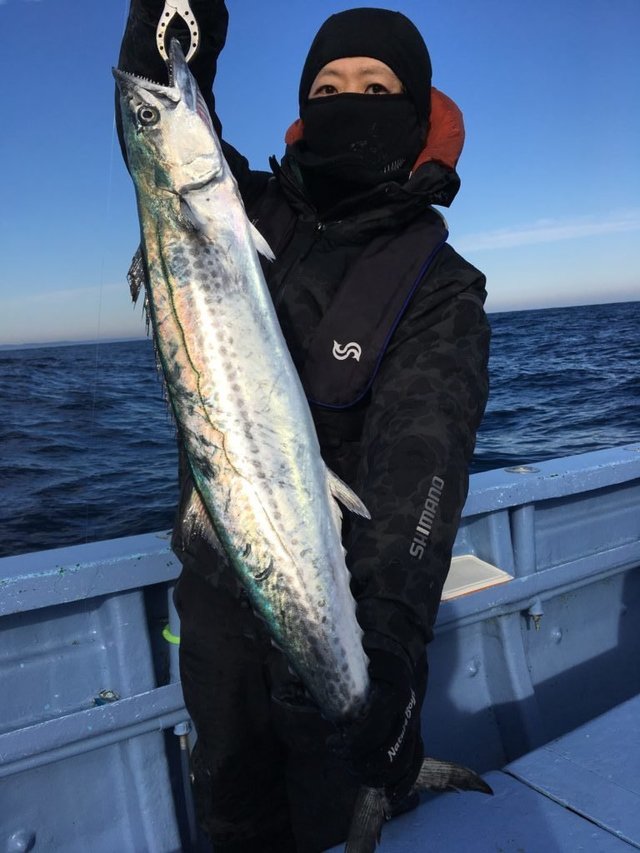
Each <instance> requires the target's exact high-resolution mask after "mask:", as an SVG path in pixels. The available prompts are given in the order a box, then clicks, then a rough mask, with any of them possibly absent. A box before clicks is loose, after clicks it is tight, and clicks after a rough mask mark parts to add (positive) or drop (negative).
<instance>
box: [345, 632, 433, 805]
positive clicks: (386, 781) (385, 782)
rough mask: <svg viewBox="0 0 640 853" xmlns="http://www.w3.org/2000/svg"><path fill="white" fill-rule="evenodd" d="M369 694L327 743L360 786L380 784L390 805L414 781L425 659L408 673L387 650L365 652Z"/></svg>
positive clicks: (418, 763) (420, 748)
mask: <svg viewBox="0 0 640 853" xmlns="http://www.w3.org/2000/svg"><path fill="white" fill-rule="evenodd" d="M367 654H368V656H369V674H370V676H371V697H370V701H369V705H368V708H367V710H366V712H365V714H364V715H363V716H362V717H361V718H359V719H358V720H356V721H355V722H353V723H350V724H349V725H347V726H344V727H343V728H342V729H341V730H340V733H339V734H338V735H336V736H334V737H332V738H331V739H330V746H331V748H333V749H334V750H335V751H336V752H338V753H339V754H340V755H341V756H342V757H343V758H344V759H345V760H346V761H347V762H348V764H349V765H350V767H351V769H352V770H353V772H354V774H355V775H356V776H357V777H358V779H359V781H360V782H361V784H363V785H367V786H368V787H371V788H384V790H385V794H386V796H387V799H388V800H389V803H390V804H391V805H392V806H393V805H394V804H396V803H398V802H399V801H400V800H402V799H403V798H404V797H405V796H406V795H407V794H408V793H409V791H410V790H411V788H412V786H413V784H414V783H415V781H416V778H417V776H418V772H419V770H420V766H421V764H422V759H423V757H424V752H423V745H422V738H421V736H420V709H421V705H422V699H423V695H424V689H425V684H426V661H423V662H422V664H421V665H419V666H418V667H417V668H416V670H415V672H412V671H411V670H410V668H409V666H408V665H407V663H405V661H404V660H402V659H401V658H399V657H397V656H396V655H394V654H391V653H390V652H386V651H381V650H377V649H375V650H371V651H369V650H368V651H367Z"/></svg>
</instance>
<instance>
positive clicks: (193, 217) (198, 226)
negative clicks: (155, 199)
mask: <svg viewBox="0 0 640 853" xmlns="http://www.w3.org/2000/svg"><path fill="white" fill-rule="evenodd" d="M180 219H181V220H182V223H183V225H184V226H185V227H186V228H187V229H188V230H191V231H204V230H205V229H206V227H207V219H206V218H205V217H202V216H200V214H199V213H198V208H197V205H196V204H194V203H189V198H188V196H187V195H181V196H180Z"/></svg>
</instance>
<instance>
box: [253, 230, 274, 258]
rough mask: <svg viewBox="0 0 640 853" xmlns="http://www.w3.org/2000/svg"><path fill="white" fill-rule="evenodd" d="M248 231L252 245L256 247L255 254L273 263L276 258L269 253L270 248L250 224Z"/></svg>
mask: <svg viewBox="0 0 640 853" xmlns="http://www.w3.org/2000/svg"><path fill="white" fill-rule="evenodd" d="M249 230H250V232H251V238H252V240H253V245H254V246H255V247H256V252H258V253H259V254H261V255H263V257H265V258H266V259H267V260H268V261H275V259H276V256H275V255H274V254H273V252H272V251H271V246H270V245H269V244H268V243H267V241H266V240H265V239H264V237H263V236H262V234H261V233H260V232H259V231H258V229H257V228H256V226H255V225H254V224H253V223H252V222H250V223H249Z"/></svg>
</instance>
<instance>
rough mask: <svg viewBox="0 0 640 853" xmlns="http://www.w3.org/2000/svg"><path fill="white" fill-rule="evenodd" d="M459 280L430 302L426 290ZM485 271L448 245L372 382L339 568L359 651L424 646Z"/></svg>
mask: <svg viewBox="0 0 640 853" xmlns="http://www.w3.org/2000/svg"><path fill="white" fill-rule="evenodd" d="M454 280H457V282H458V285H459V284H460V281H462V282H464V287H463V289H459V288H457V289H459V292H458V294H457V295H455V296H452V297H449V298H447V299H445V300H444V301H441V302H439V303H438V304H437V305H436V306H435V307H434V300H433V295H434V293H438V292H447V291H448V290H450V288H449V282H450V281H454ZM484 284H485V279H484V276H483V275H482V273H480V272H479V271H478V270H476V269H475V268H474V267H472V266H471V265H470V264H468V263H467V262H466V261H464V260H463V259H462V258H461V257H460V256H459V255H457V254H456V253H455V252H454V251H453V249H451V247H449V246H445V247H444V249H443V250H442V252H441V254H440V257H439V259H438V261H437V263H436V266H435V268H434V269H433V270H432V271H431V272H430V274H429V275H428V277H427V278H426V280H425V281H424V282H423V284H422V286H421V288H420V290H419V292H418V294H417V295H416V298H415V300H414V303H413V305H412V306H411V308H410V310H409V313H408V314H407V315H406V317H405V318H404V319H403V321H402V323H401V324H400V325H399V327H398V329H397V330H396V333H395V335H394V338H393V340H392V343H391V346H390V347H389V350H388V351H387V354H386V356H385V359H384V361H383V365H382V368H381V370H380V372H379V374H378V376H377V378H376V381H375V384H374V387H373V390H372V399H371V404H370V406H369V408H368V411H367V416H366V421H365V424H364V433H363V438H362V445H361V447H362V453H361V459H360V467H359V471H358V476H357V482H356V483H355V486H356V491H357V492H358V494H359V495H360V496H361V497H362V499H363V500H364V502H365V504H366V505H367V507H368V509H369V511H370V512H371V516H372V521H371V522H364V521H361V520H355V521H354V522H353V524H352V526H351V529H350V531H349V534H348V538H347V541H346V547H347V562H348V564H349V567H350V570H351V573H352V578H353V581H352V587H353V591H354V595H355V598H356V600H357V602H358V619H359V621H360V623H361V625H362V627H363V629H364V632H365V636H364V644H365V648H369V649H373V648H379V649H384V650H386V651H391V652H393V653H394V654H396V655H400V656H404V657H405V658H407V657H408V658H409V662H410V663H412V664H415V662H416V661H417V660H418V659H419V658H420V656H421V655H423V654H424V648H425V644H426V643H427V642H428V641H429V640H430V639H431V636H432V628H433V624H434V622H435V619H436V615H437V611H438V606H439V603H440V595H441V592H442V586H443V584H444V581H445V579H446V576H447V572H448V570H449V564H450V559H451V550H452V546H453V542H454V539H455V536H456V532H457V529H458V525H459V523H460V515H461V512H462V507H463V505H464V502H465V499H466V496H467V490H468V483H469V477H468V465H469V461H470V459H471V456H472V454H473V449H474V445H475V435H476V430H477V429H478V426H479V424H480V421H481V419H482V415H483V413H484V408H485V404H486V401H487V396H488V372H487V363H488V356H489V339H490V329H489V324H488V321H487V318H486V315H485V312H484V309H483V303H484V298H485V295H486V292H485V289H484Z"/></svg>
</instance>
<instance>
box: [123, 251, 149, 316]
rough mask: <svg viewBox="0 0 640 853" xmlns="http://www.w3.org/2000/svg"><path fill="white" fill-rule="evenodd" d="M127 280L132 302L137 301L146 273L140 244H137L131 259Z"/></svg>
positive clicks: (144, 282)
mask: <svg viewBox="0 0 640 853" xmlns="http://www.w3.org/2000/svg"><path fill="white" fill-rule="evenodd" d="M127 281H128V282H129V291H130V292H131V299H132V300H133V304H134V305H135V303H136V302H137V301H138V296H139V295H140V291H141V290H142V286H143V285H145V284H146V274H145V271H144V260H143V258H142V246H138V248H137V249H136V253H135V255H134V256H133V258H132V260H131V266H130V267H129V272H128V273H127Z"/></svg>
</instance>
